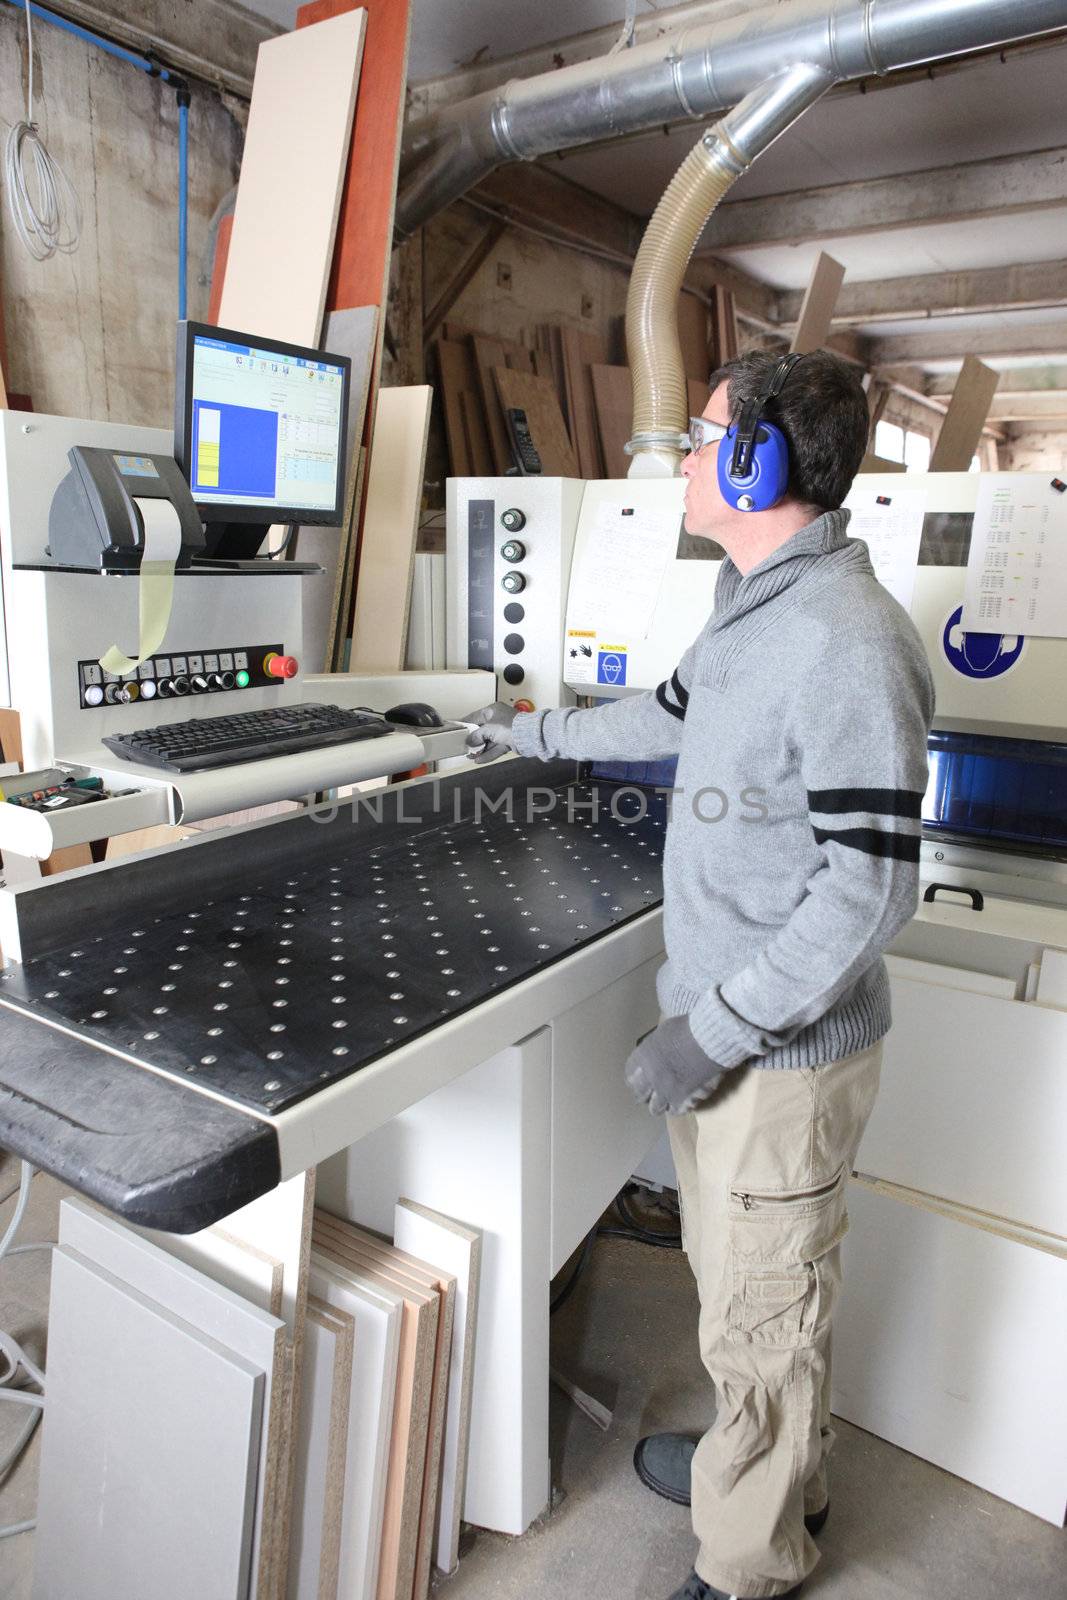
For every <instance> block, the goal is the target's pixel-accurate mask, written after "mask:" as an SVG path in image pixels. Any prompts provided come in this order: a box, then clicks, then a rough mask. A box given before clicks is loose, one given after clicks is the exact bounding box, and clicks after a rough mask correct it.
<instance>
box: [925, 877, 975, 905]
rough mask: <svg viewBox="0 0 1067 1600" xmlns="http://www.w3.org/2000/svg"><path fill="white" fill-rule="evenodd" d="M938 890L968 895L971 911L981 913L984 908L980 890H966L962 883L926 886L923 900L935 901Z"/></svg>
mask: <svg viewBox="0 0 1067 1600" xmlns="http://www.w3.org/2000/svg"><path fill="white" fill-rule="evenodd" d="M939 889H947V890H948V891H949V893H950V894H967V895H970V897H971V910H972V911H981V910H982V909H983V908H984V906H985V896H984V895H983V894H982V891H981V889H968V888H967V887H966V885H964V884H962V883H931V884H929V885H928V886H927V890H926V893H925V894H924V895H923V899H924V900H936V899H937V891H938V890H939Z"/></svg>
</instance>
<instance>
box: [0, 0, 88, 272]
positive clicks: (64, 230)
mask: <svg viewBox="0 0 1067 1600" xmlns="http://www.w3.org/2000/svg"><path fill="white" fill-rule="evenodd" d="M26 37H27V47H28V54H29V71H28V74H27V91H26V119H25V121H24V122H16V123H15V124H14V126H13V127H12V128H11V131H10V133H9V134H8V136H7V144H6V146H5V149H4V181H5V183H6V184H7V203H8V209H9V210H10V212H11V220H12V222H13V223H14V225H15V232H16V233H17V234H18V236H19V238H20V239H21V240H22V243H23V244H24V245H25V247H26V249H27V250H28V251H29V253H30V255H31V256H33V257H34V259H35V260H37V261H47V260H49V258H50V257H52V256H54V255H55V254H56V252H57V251H59V252H60V253H61V254H63V255H70V254H71V253H72V252H73V251H74V250H76V249H77V248H78V241H79V239H80V238H81V229H82V210H81V201H80V200H79V199H78V196H77V193H76V192H75V189H74V185H73V184H72V183H71V181H70V179H69V178H68V177H67V175H66V173H65V172H64V171H63V168H62V167H61V166H60V165H59V162H58V161H56V160H55V159H54V157H53V156H52V155H50V154H49V151H48V148H47V146H46V145H45V142H44V140H43V139H42V138H41V135H40V131H39V129H38V127H37V124H36V123H35V122H34V120H33V15H32V12H31V9H30V0H26Z"/></svg>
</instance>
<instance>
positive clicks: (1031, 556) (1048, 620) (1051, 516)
mask: <svg viewBox="0 0 1067 1600" xmlns="http://www.w3.org/2000/svg"><path fill="white" fill-rule="evenodd" d="M1056 482H1058V480H1054V479H1052V478H1051V477H1046V476H1045V474H1044V473H1036V472H1034V473H1030V472H1028V473H999V472H991V473H989V474H988V475H985V474H983V475H982V477H981V478H980V479H979V481H978V504H977V506H976V508H975V513H974V531H973V533H972V535H971V550H970V556H969V558H968V562H967V584H966V588H965V590H964V597H963V626H964V628H965V629H967V630H968V631H970V632H971V633H1009V634H1020V633H1021V634H1038V635H1041V636H1043V637H1045V638H1051V639H1067V493H1064V492H1063V491H1061V490H1058V489H1057V488H1056V487H1055V483H1056Z"/></svg>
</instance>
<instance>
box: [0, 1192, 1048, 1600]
mask: <svg viewBox="0 0 1067 1600" xmlns="http://www.w3.org/2000/svg"><path fill="white" fill-rule="evenodd" d="M15 1182H17V1171H15V1170H13V1169H12V1167H11V1166H10V1164H8V1165H4V1164H3V1162H2V1161H0V1198H2V1197H4V1196H7V1198H6V1199H3V1203H0V1232H2V1231H3V1229H4V1227H5V1226H6V1223H7V1219H8V1218H9V1217H10V1214H11V1210H12V1207H13V1204H14V1201H13V1197H12V1195H11V1191H12V1189H13V1187H14V1184H15ZM64 1192H65V1191H64V1190H63V1189H62V1188H61V1187H60V1185H58V1184H56V1183H54V1182H53V1180H51V1179H49V1178H46V1177H43V1176H38V1177H37V1178H36V1179H35V1180H34V1185H33V1196H32V1201H31V1205H30V1209H29V1213H28V1215H27V1218H26V1221H25V1223H24V1224H23V1229H22V1231H21V1233H20V1236H19V1237H20V1240H26V1241H29V1240H33V1239H43V1238H52V1239H54V1238H55V1227H56V1216H57V1210H58V1203H59V1199H60V1197H61V1195H62V1194H63V1193H64ZM47 1282H48V1257H47V1255H46V1254H45V1253H43V1252H35V1253H34V1254H32V1255H28V1256H17V1257H15V1258H14V1260H8V1261H6V1262H4V1263H3V1264H2V1265H0V1328H4V1329H6V1330H7V1331H9V1332H11V1333H12V1334H14V1335H15V1337H16V1338H19V1339H21V1340H22V1341H23V1342H24V1343H25V1344H26V1346H27V1349H28V1350H30V1352H31V1353H32V1354H34V1355H35V1356H37V1357H39V1356H40V1355H41V1354H42V1345H43V1328H44V1311H45V1307H46V1304H47ZM553 1361H554V1365H555V1366H556V1368H557V1369H558V1370H559V1371H560V1372H561V1373H563V1374H564V1375H565V1376H566V1377H568V1378H570V1379H571V1380H573V1381H574V1382H577V1383H579V1384H580V1385H581V1386H582V1387H583V1388H585V1389H586V1390H588V1391H589V1393H591V1394H592V1395H593V1396H594V1397H595V1398H596V1399H598V1400H600V1401H601V1402H603V1403H604V1404H606V1405H608V1406H610V1407H612V1408H613V1409H614V1413H615V1415H614V1421H613V1423H612V1425H611V1428H610V1429H609V1430H608V1431H607V1432H606V1433H605V1432H602V1431H601V1430H600V1429H599V1428H597V1427H595V1426H594V1425H593V1424H592V1423H591V1422H589V1421H588V1420H587V1419H586V1418H585V1417H584V1416H583V1415H582V1414H581V1413H580V1412H579V1411H578V1410H577V1409H576V1408H575V1407H574V1406H573V1405H572V1404H571V1403H570V1402H569V1401H568V1400H566V1399H565V1398H564V1397H563V1396H562V1395H560V1394H559V1393H557V1392H555V1391H554V1392H553V1396H552V1456H553V1462H554V1464H555V1482H556V1484H557V1486H558V1493H557V1503H556V1506H555V1509H554V1510H553V1512H552V1513H551V1515H550V1516H547V1517H546V1518H544V1519H543V1520H542V1521H541V1522H540V1523H539V1524H537V1525H536V1526H535V1527H534V1528H533V1529H531V1531H530V1532H529V1533H528V1534H527V1535H526V1536H525V1537H524V1538H522V1539H507V1538H504V1537H502V1536H501V1535H497V1534H489V1533H484V1532H483V1533H477V1534H472V1535H471V1537H470V1539H469V1540H468V1541H467V1543H468V1548H467V1549H466V1553H465V1554H464V1556H463V1559H462V1560H461V1562H460V1566H459V1570H458V1572H457V1573H456V1574H455V1576H454V1577H452V1578H450V1579H448V1580H445V1581H444V1582H442V1583H441V1585H440V1595H441V1600H509V1597H512V1596H514V1597H515V1600H526V1597H535V1596H536V1597H541V1596H543V1597H545V1600H558V1597H562V1596H568V1597H569V1596H575V1597H577V1596H581V1597H585V1596H588V1597H590V1600H594V1597H595V1600H615V1597H617V1600H667V1596H669V1595H670V1594H671V1593H672V1591H673V1590H674V1589H675V1588H676V1587H678V1585H679V1584H680V1583H681V1582H682V1580H683V1579H684V1578H685V1576H686V1575H687V1573H688V1571H689V1569H690V1566H691V1564H692V1560H693V1554H694V1541H693V1538H692V1535H691V1533H690V1529H689V1518H688V1513H687V1512H686V1511H684V1510H682V1509H681V1508H679V1507H676V1506H672V1505H669V1504H667V1502H665V1501H662V1500H658V1499H657V1498H656V1497H655V1496H654V1495H651V1494H649V1492H648V1491H647V1490H646V1489H645V1488H643V1487H642V1485H641V1484H640V1483H639V1482H638V1480H637V1478H636V1477H635V1476H634V1473H633V1468H632V1465H631V1455H632V1452H633V1445H634V1441H635V1440H636V1439H637V1438H639V1437H640V1435H641V1434H643V1433H648V1432H650V1431H653V1430H656V1429H660V1428H685V1427H696V1426H699V1424H700V1422H701V1420H702V1419H703V1418H704V1417H705V1416H706V1414H707V1391H706V1384H705V1381H704V1378H703V1369H702V1367H701V1365H700V1360H699V1356H698V1354H697V1349H696V1296H695V1292H694V1289H693V1283H692V1279H691V1277H690V1275H689V1270H688V1267H687V1266H686V1263H685V1259H684V1257H683V1256H681V1255H680V1254H679V1253H677V1252H673V1251H667V1250H660V1249H654V1248H652V1247H649V1246H645V1245H639V1244H632V1243H629V1242H626V1241H622V1240H615V1239H602V1240H600V1241H599V1242H598V1244H597V1246H596V1249H595V1250H594V1252H593V1256H592V1260H591V1263H590V1266H589V1268H588V1270H587V1272H586V1274H585V1277H584V1278H583V1280H582V1282H581V1284H580V1286H579V1288H578V1290H577V1292H576V1293H575V1294H574V1295H573V1296H572V1297H571V1299H570V1300H569V1301H568V1302H567V1304H566V1305H565V1306H564V1307H563V1308H562V1309H561V1310H560V1311H559V1313H558V1314H557V1316H556V1317H555V1318H554V1319H553ZM15 1410H16V1408H15V1407H14V1406H10V1405H7V1406H4V1405H0V1454H2V1453H3V1450H4V1446H5V1441H6V1440H7V1439H8V1438H10V1437H11V1431H10V1430H11V1428H12V1425H13V1424H12V1419H11V1417H10V1416H8V1415H7V1413H10V1412H13V1411H15ZM19 1410H21V1408H19ZM38 1451H39V1431H38V1436H37V1438H35V1440H34V1442H33V1444H32V1445H31V1446H30V1448H29V1450H28V1451H27V1452H26V1455H25V1457H24V1458H23V1460H22V1462H21V1463H20V1464H19V1466H18V1468H17V1469H16V1470H15V1471H14V1472H13V1473H11V1474H10V1475H9V1477H8V1479H7V1481H6V1482H5V1483H4V1484H3V1485H0V1525H4V1524H7V1523H9V1522H14V1521H19V1520H22V1519H23V1518H24V1517H30V1516H32V1515H33V1506H34V1499H35V1494H36V1480H37V1459H38ZM832 1502H833V1505H832V1510H831V1514H830V1520H829V1522H828V1523H827V1526H826V1530H825V1532H824V1533H823V1534H822V1535H821V1537H820V1540H819V1543H820V1547H821V1549H822V1551H823V1561H822V1564H821V1566H820V1567H819V1569H818V1571H817V1572H816V1573H815V1575H814V1577H813V1578H812V1579H811V1581H810V1582H809V1584H808V1586H807V1588H806V1590H805V1597H807V1595H809V1594H810V1596H811V1597H812V1600H1067V1536H1065V1534H1064V1532H1063V1531H1062V1530H1059V1529H1056V1528H1052V1527H1050V1526H1049V1525H1048V1524H1046V1523H1044V1522H1040V1521H1038V1520H1037V1519H1036V1518H1034V1517H1031V1516H1029V1515H1028V1514H1027V1513H1026V1512H1024V1511H1018V1510H1016V1509H1015V1508H1014V1507H1013V1506H1009V1505H1006V1504H1005V1503H1004V1502H1003V1501H1001V1500H996V1499H994V1498H993V1497H992V1496H991V1495H988V1494H984V1493H983V1492H982V1491H981V1490H979V1489H975V1488H973V1487H972V1486H971V1485H970V1484H966V1483H962V1482H961V1481H960V1480H959V1479H958V1478H953V1477H950V1476H949V1475H948V1474H947V1473H944V1472H941V1471H939V1470H938V1469H937V1468H936V1467H932V1466H930V1465H928V1464H927V1463H926V1462H923V1461H919V1460H917V1459H916V1458H915V1457H914V1456H909V1455H906V1454H905V1453H904V1452H903V1451H901V1450H897V1449H895V1448H894V1447H893V1446H892V1445H888V1444H885V1443H884V1442H883V1441H882V1440H880V1439H875V1438H873V1437H872V1436H871V1435H870V1434H865V1433H862V1432H861V1431H860V1430H859V1429H858V1428H852V1427H850V1426H849V1425H848V1424H847V1423H841V1424H840V1425H839V1441H838V1449H837V1454H836V1457H835V1471H834V1480H833V1488H832ZM32 1562H33V1535H32V1534H24V1535H21V1536H19V1537H17V1538H14V1539H9V1540H4V1541H2V1542H0V1600H29V1595H30V1584H31V1574H32ZM71 1600H76V1596H73V1595H72V1596H71Z"/></svg>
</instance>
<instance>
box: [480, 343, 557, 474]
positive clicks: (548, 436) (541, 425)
mask: <svg viewBox="0 0 1067 1600" xmlns="http://www.w3.org/2000/svg"><path fill="white" fill-rule="evenodd" d="M493 379H494V381H495V383H496V390H497V394H498V395H499V397H500V406H501V410H502V411H503V412H507V411H509V410H511V409H513V408H516V407H517V408H518V409H519V410H522V411H525V413H526V422H527V425H528V426H529V429H530V435H531V437H532V439H533V442H534V448H535V449H536V451H537V453H538V455H539V456H540V457H541V468H542V471H543V472H544V473H545V475H546V476H547V477H550V478H556V477H559V478H576V477H577V476H578V460H577V457H576V456H575V454H574V451H573V450H572V449H571V442H570V439H569V438H568V437H567V429H566V427H565V425H564V422H563V414H562V412H561V411H560V409H559V401H558V400H557V399H556V391H555V389H554V388H553V386H552V381H551V379H549V378H539V377H538V376H537V375H536V373H533V372H516V371H512V370H510V369H509V368H507V367H494V369H493Z"/></svg>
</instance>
